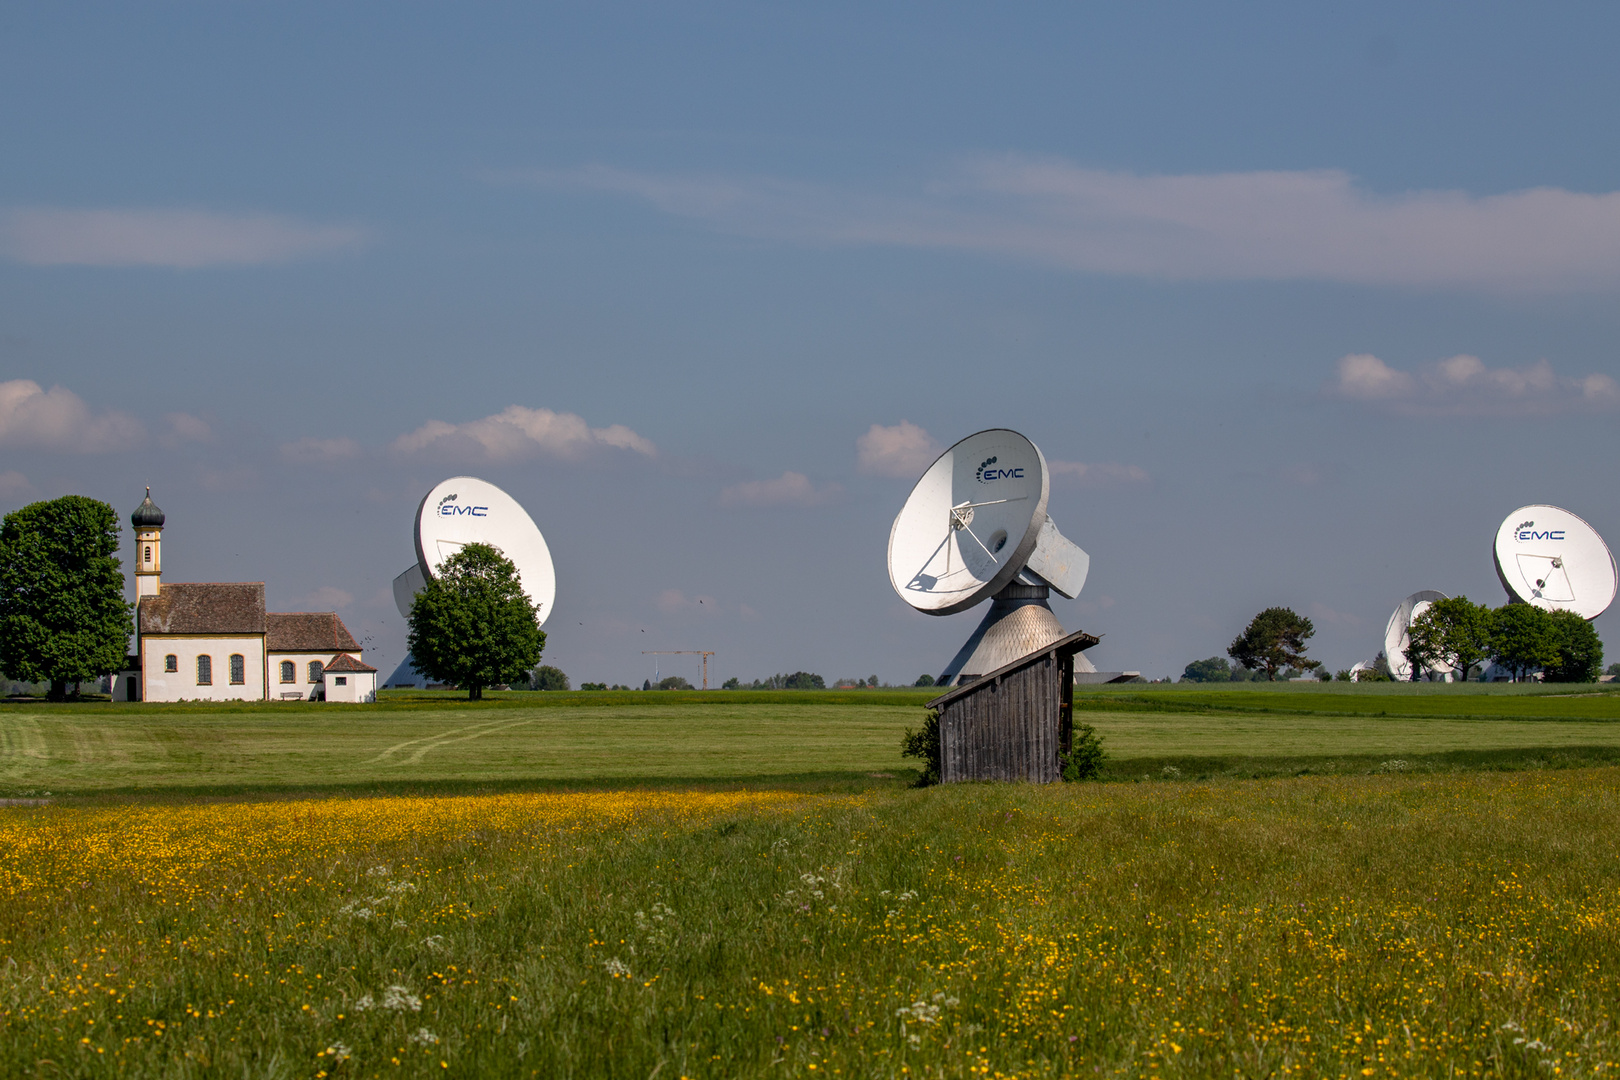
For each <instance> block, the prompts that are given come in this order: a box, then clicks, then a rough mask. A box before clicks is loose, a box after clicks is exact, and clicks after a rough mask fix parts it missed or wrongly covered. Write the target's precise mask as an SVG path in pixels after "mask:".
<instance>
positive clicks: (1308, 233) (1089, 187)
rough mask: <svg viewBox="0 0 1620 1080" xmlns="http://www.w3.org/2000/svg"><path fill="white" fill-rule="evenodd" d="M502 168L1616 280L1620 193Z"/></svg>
mask: <svg viewBox="0 0 1620 1080" xmlns="http://www.w3.org/2000/svg"><path fill="white" fill-rule="evenodd" d="M502 179H505V180H509V181H521V182H529V183H535V184H540V185H544V186H549V187H558V186H566V187H574V188H585V189H589V190H596V191H603V192H609V193H612V194H619V195H625V196H629V197H632V198H637V199H642V200H644V201H646V202H649V203H651V204H652V205H653V206H655V207H657V208H659V209H660V210H663V211H665V212H667V213H671V214H678V215H681V216H684V217H691V218H697V219H701V220H705V221H708V222H711V223H712V224H714V225H715V226H716V227H718V228H721V229H726V230H728V231H732V232H737V233H742V234H745V235H750V236H760V237H767V238H773V239H782V240H790V241H797V242H805V243H815V244H871V245H893V246H902V247H916V248H939V249H955V250H964V251H975V252H982V253H986V254H993V255H1001V256H1009V257H1013V258H1020V259H1030V260H1035V261H1039V262H1044V263H1049V264H1053V265H1057V266H1062V267H1067V268H1070V269H1074V270H1082V271H1088V272H1093V273H1101V274H1115V275H1123V276H1131V277H1150V278H1169V279H1217V280H1243V279H1271V280H1294V279H1305V280H1322V281H1340V282H1352V283H1358V284H1372V285H1408V286H1411V285H1417V286H1440V287H1450V288H1484V289H1492V290H1500V289H1506V290H1530V291H1546V290H1561V289H1570V290H1591V289H1600V290H1608V289H1613V288H1614V287H1616V286H1617V285H1620V192H1601V193H1596V194H1588V193H1583V192H1574V191H1566V190H1563V189H1560V188H1545V187H1544V188H1533V189H1529V190H1524V191H1515V192H1507V193H1504V194H1496V195H1484V196H1480V195H1473V194H1470V193H1468V192H1464V191H1454V190H1428V191H1410V192H1403V193H1400V194H1395V195H1379V194H1375V193H1373V192H1370V191H1368V190H1366V189H1365V188H1363V187H1361V186H1360V185H1358V184H1357V183H1356V181H1355V179H1354V177H1352V176H1351V175H1350V174H1348V173H1346V172H1343V171H1342V170H1337V169H1321V170H1311V171H1295V172H1283V171H1266V172H1241V173H1204V174H1187V175H1180V176H1141V175H1137V174H1134V173H1122V172H1107V171H1104V170H1100V169H1088V168H1083V167H1081V166H1079V165H1076V164H1074V163H1072V162H1067V161H1061V160H1053V159H1032V158H1026V157H1018V156H1003V157H987V158H979V159H976V160H972V161H969V162H967V163H966V164H965V165H963V166H962V167H961V168H959V169H957V170H956V171H955V172H953V173H952V174H950V175H948V176H945V177H943V178H941V179H939V180H937V181H935V182H933V183H928V184H924V185H921V186H919V187H916V188H915V189H913V190H911V191H908V192H903V193H900V194H878V193H872V192H862V191H851V190H839V189H834V188H829V187H822V186H817V185H813V184H807V183H801V182H796V181H784V180H780V179H774V178H768V177H766V178H761V177H733V176H693V175H660V174H651V173H636V172H630V171H626V170H622V169H613V168H608V167H605V166H591V167H587V168H582V169H577V170H572V171H567V172H559V171H540V172H528V173H511V174H507V175H506V176H505V177H503V178H502Z"/></svg>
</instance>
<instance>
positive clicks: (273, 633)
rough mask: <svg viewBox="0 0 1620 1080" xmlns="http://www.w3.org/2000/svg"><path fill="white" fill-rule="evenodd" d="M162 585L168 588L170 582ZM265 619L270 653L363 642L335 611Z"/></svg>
mask: <svg viewBox="0 0 1620 1080" xmlns="http://www.w3.org/2000/svg"><path fill="white" fill-rule="evenodd" d="M163 588H164V590H165V591H167V590H168V586H167V585H165V586H164V587H163ZM265 620H266V627H265V639H264V647H265V651H267V652H349V651H354V652H358V651H360V643H359V642H358V641H356V640H354V635H353V634H351V633H349V628H348V627H347V626H344V625H343V620H342V619H340V618H338V617H337V612H335V611H286V612H278V611H273V612H271V613H270V614H268V615H266V616H265Z"/></svg>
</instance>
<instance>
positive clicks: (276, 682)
mask: <svg viewBox="0 0 1620 1080" xmlns="http://www.w3.org/2000/svg"><path fill="white" fill-rule="evenodd" d="M337 655H338V654H337V653H335V652H331V651H327V652H307V653H306V652H273V653H271V654H270V664H269V668H268V670H269V672H270V695H269V696H270V700H271V701H290V700H294V699H293V698H292V696H291V695H293V694H297V695H298V697H299V698H301V699H304V700H306V701H307V700H310V699H312V698H314V697H317V696H319V692H320V691H321V690H322V689H323V688H324V687H325V682H324V680H323V679H321V678H319V677H317V678H315V679H311V678H310V677H309V665H310V664H311V663H316V664H320V665H321V670H322V671H325V670H326V665H327V664H329V663H331V662H332V657H334V656H337ZM283 663H290V664H292V666H293V681H292V682H283V681H282V679H281V665H282V664H283Z"/></svg>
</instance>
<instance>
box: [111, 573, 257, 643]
mask: <svg viewBox="0 0 1620 1080" xmlns="http://www.w3.org/2000/svg"><path fill="white" fill-rule="evenodd" d="M140 626H141V633H142V634H262V633H264V582H262V581H243V582H231V583H229V584H217V583H207V584H198V583H190V582H176V583H174V584H169V583H167V582H165V583H164V584H163V586H162V588H161V589H160V591H159V592H158V594H157V595H156V596H143V597H141V606H140Z"/></svg>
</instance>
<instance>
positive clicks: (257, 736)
mask: <svg viewBox="0 0 1620 1080" xmlns="http://www.w3.org/2000/svg"><path fill="white" fill-rule="evenodd" d="M1476 687H1477V689H1476ZM931 693H932V692H931V691H927V690H923V691H881V690H876V691H870V690H869V691H848V692H834V691H781V690H778V691H710V692H707V693H704V692H702V691H668V692H645V691H631V692H628V693H627V692H617V693H615V692H611V691H609V692H572V693H552V692H548V693H519V692H513V693H509V694H499V695H492V696H491V698H490V699H488V700H485V701H480V702H467V701H465V700H458V699H457V698H455V697H451V696H448V695H446V694H444V693H431V692H429V693H424V692H417V693H405V694H402V695H400V696H397V697H396V696H389V697H387V698H385V699H384V700H382V701H380V702H378V703H376V704H374V705H359V706H355V705H327V704H324V703H311V702H303V703H281V702H240V703H235V702H233V703H225V704H215V703H202V702H191V703H182V704H173V705H167V704H165V705H159V704H151V705H147V704H139V703H136V704H130V703H117V702H114V703H80V704H71V703H69V704H53V705H47V704H43V703H21V702H12V703H9V704H8V705H7V706H5V707H4V708H0V797H12V798H16V797H37V796H39V795H40V794H41V793H43V792H46V791H49V792H51V793H52V797H57V798H60V797H91V796H117V795H149V794H161V793H164V792H171V793H187V792H189V793H193V794H197V795H210V796H212V795H236V794H242V793H249V792H255V791H259V792H267V793H268V792H282V793H290V792H299V791H305V792H315V791H325V792H333V793H344V794H355V793H363V792H373V793H379V792H395V793H403V792H430V791H431V792H441V793H448V792H474V791H510V790H520V789H525V788H527V789H531V790H559V789H562V788H567V787H580V788H596V789H601V788H611V787H638V786H639V787H660V788H678V787H682V786H688V787H690V786H706V787H709V788H716V787H728V788H737V787H746V786H750V785H753V786H760V785H767V786H768V785H788V786H792V787H795V788H797V789H800V790H830V789H840V790H857V789H860V788H861V787H862V786H863V785H865V784H868V783H871V782H873V781H883V780H886V779H888V778H889V776H892V777H893V778H896V779H899V780H901V781H904V780H908V779H910V778H911V777H912V776H913V775H914V769H913V765H914V763H913V762H911V761H908V760H906V759H903V758H901V757H900V756H899V738H900V733H901V732H902V731H903V730H904V729H906V728H908V727H915V726H918V725H919V724H920V723H921V721H922V718H923V708H922V705H923V703H924V702H925V701H926V700H928V698H929V696H930V694H931ZM1075 704H1076V716H1077V718H1078V719H1080V720H1082V721H1085V722H1088V723H1091V724H1093V725H1094V726H1095V727H1096V728H1097V730H1098V732H1099V734H1101V735H1102V737H1103V739H1104V745H1105V748H1106V749H1107V751H1108V753H1109V760H1108V762H1107V763H1106V765H1105V767H1104V779H1109V780H1133V781H1134V780H1141V779H1142V778H1143V777H1144V776H1147V777H1150V778H1167V777H1175V776H1178V775H1179V776H1182V777H1184V778H1188V779H1197V778H1200V777H1206V778H1207V777H1213V776H1233V777H1238V776H1249V777H1254V776H1267V775H1293V774H1297V773H1304V772H1314V773H1366V772H1371V771H1378V770H1384V771H1389V770H1390V769H1391V768H1394V769H1396V770H1397V771H1400V770H1405V771H1426V770H1427V771H1455V770H1469V769H1546V768H1570V767H1581V766H1592V765H1603V764H1607V763H1609V762H1612V761H1616V760H1620V694H1615V693H1613V692H1610V691H1603V692H1589V693H1578V694H1574V695H1571V694H1567V693H1550V692H1546V691H1540V692H1529V691H1527V690H1519V691H1518V692H1513V693H1502V692H1500V691H1499V690H1498V689H1497V687H1495V686H1491V685H1488V684H1487V685H1483V686H1482V685H1481V684H1470V686H1467V687H1457V688H1455V691H1452V692H1434V691H1431V690H1428V689H1426V688H1425V689H1421V690H1414V691H1412V692H1408V693H1390V692H1388V691H1385V690H1383V689H1382V688H1380V689H1379V690H1378V692H1366V691H1361V692H1350V693H1344V692H1329V693H1323V692H1320V691H1319V690H1317V689H1315V688H1312V687H1304V688H1301V687H1300V684H1294V688H1292V689H1290V690H1288V691H1281V690H1276V689H1270V688H1268V689H1264V690H1261V691H1258V692H1256V691H1253V690H1248V689H1244V688H1241V687H1239V688H1232V689H1228V688H1224V687H1223V688H1220V689H1217V690H1213V691H1210V690H1207V689H1197V688H1186V689H1183V688H1181V687H1173V688H1164V687H1162V686H1161V687H1145V686H1142V685H1139V684H1138V685H1133V686H1123V687H1117V688H1110V689H1108V690H1107V691H1096V690H1087V691H1085V692H1082V693H1077V695H1076V699H1075ZM1392 763H1393V764H1392ZM882 774H889V776H885V775H882Z"/></svg>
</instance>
